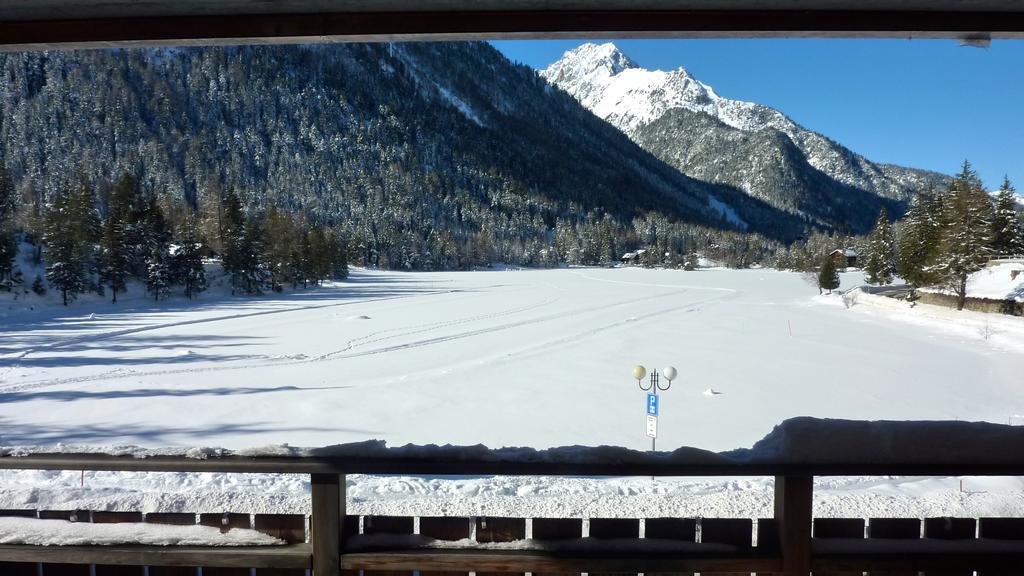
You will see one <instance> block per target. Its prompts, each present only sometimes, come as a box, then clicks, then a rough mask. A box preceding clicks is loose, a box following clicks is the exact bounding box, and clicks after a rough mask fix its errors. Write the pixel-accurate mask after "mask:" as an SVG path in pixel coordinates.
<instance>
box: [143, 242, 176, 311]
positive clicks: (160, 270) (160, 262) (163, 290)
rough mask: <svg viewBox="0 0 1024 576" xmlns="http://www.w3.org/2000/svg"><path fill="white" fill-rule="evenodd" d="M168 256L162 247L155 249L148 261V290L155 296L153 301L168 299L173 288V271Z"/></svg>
mask: <svg viewBox="0 0 1024 576" xmlns="http://www.w3.org/2000/svg"><path fill="white" fill-rule="evenodd" d="M167 260H168V255H167V252H166V251H165V250H162V249H161V248H160V247H154V248H153V250H152V252H150V255H149V258H148V259H147V261H146V290H148V291H149V293H150V294H152V295H153V300H157V301H159V300H160V299H161V298H166V297H167V293H168V291H170V288H171V270H170V266H169V265H168V262H167Z"/></svg>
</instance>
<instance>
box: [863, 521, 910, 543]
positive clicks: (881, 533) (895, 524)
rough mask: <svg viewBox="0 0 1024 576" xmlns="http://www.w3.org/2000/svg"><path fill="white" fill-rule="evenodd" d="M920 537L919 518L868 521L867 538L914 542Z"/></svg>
mask: <svg viewBox="0 0 1024 576" xmlns="http://www.w3.org/2000/svg"><path fill="white" fill-rule="evenodd" d="M920 537H921V520H920V519H919V518H871V519H869V520H868V538H872V539H878V538H885V539H894V540H916V539H918V538H920Z"/></svg>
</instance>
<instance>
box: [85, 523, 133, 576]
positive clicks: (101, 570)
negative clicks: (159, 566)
mask: <svg viewBox="0 0 1024 576" xmlns="http://www.w3.org/2000/svg"><path fill="white" fill-rule="evenodd" d="M92 521H93V524H120V523H122V522H142V512H104V511H97V512H93V513H92ZM95 568H96V571H95V574H96V576H143V575H144V574H145V573H146V569H145V568H144V567H142V566H112V565H104V564H97V565H96V567H95Z"/></svg>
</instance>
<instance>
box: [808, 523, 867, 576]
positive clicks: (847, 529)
mask: <svg viewBox="0 0 1024 576" xmlns="http://www.w3.org/2000/svg"><path fill="white" fill-rule="evenodd" d="M813 530H814V537H815V538H822V539H825V540H827V539H830V538H864V519H863V518H815V519H814V528H813ZM861 574H863V571H857V572H845V571H844V572H835V571H829V572H821V576H860V575H861ZM817 575H818V571H815V576H817Z"/></svg>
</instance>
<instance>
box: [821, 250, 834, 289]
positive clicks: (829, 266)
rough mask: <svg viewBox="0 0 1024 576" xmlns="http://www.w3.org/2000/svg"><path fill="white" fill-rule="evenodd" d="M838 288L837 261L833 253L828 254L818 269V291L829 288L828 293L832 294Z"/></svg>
mask: <svg viewBox="0 0 1024 576" xmlns="http://www.w3.org/2000/svg"><path fill="white" fill-rule="evenodd" d="M836 288H839V270H838V269H837V268H836V261H835V260H834V259H833V258H832V255H831V254H827V255H826V256H825V259H824V260H822V262H821V267H820V268H819V269H818V292H819V293H820V292H821V291H822V290H828V293H829V294H831V293H832V291H833V290H835V289H836Z"/></svg>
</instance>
